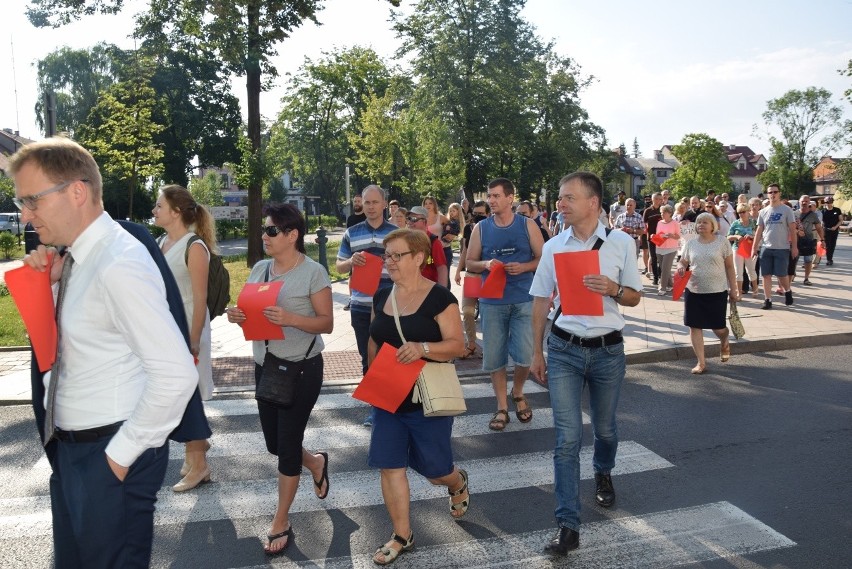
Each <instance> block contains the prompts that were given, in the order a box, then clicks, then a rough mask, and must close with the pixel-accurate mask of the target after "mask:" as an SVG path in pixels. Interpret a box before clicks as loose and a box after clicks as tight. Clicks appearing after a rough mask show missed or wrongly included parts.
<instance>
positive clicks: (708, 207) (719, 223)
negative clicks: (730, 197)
mask: <svg viewBox="0 0 852 569" xmlns="http://www.w3.org/2000/svg"><path fill="white" fill-rule="evenodd" d="M704 211H705V212H706V213H709V214H710V215H712V216H713V217H714V218H715V219H716V235H722V236H725V237H727V235H728V231H729V230H730V229H731V224H730V223H729V222H728V220H727V219H725V216H724V215H722V212H721V211H720V210H719V206H717V205H716V204H715V203H713V202H712V201H710V200H707V201H706V202H705V203H704Z"/></svg>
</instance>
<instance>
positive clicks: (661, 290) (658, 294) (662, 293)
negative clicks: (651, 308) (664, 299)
mask: <svg viewBox="0 0 852 569" xmlns="http://www.w3.org/2000/svg"><path fill="white" fill-rule="evenodd" d="M657 296H666V291H665V290H663V289H660V290H658V291H657Z"/></svg>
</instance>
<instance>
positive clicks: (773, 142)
mask: <svg viewBox="0 0 852 569" xmlns="http://www.w3.org/2000/svg"><path fill="white" fill-rule="evenodd" d="M842 116H843V110H842V109H841V108H840V107H838V106H836V105H834V104H833V103H832V101H831V92H830V91H828V90H827V89H819V88H817V87H809V88H807V89H806V90H804V91H800V90H797V89H793V90H790V91H787V92H786V93H785V94H784V95H782V96H781V97H779V98H777V99H772V100H770V101H767V103H766V111H764V113H763V121H764V123H765V125H766V128H767V130H768V131H771V130H775V131H778V132H780V136H774V135H770V136H769V143H770V146H771V148H772V150H771V153H770V157H769V165H768V167H767V169H766V171H764V172H762V173H761V174H760V176H758V181H760V182H761V183H762V184H764V185H766V184H767V183H772V182H779V183H781V184H782V185H781V187H782V189H783V190H784V191H785V192H787V193H788V195H798V194H804V193H810V192H811V191H812V190H813V167H814V166H816V164H817V162H819V160H820V158H821V157H823V156H825V155H827V154H829V153H830V152H831V150H832V149H833V148H836V147H837V145H838V144H839V142H840V141H841V140H842V138H843V131H842V129H838V124H839V123H840V119H841V117H842Z"/></svg>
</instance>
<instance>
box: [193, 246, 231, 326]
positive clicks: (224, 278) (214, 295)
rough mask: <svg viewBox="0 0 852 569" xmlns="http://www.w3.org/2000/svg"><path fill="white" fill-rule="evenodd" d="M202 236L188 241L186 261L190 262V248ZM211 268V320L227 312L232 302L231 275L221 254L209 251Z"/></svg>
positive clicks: (209, 285)
mask: <svg viewBox="0 0 852 569" xmlns="http://www.w3.org/2000/svg"><path fill="white" fill-rule="evenodd" d="M196 241H201V237H199V236H198V235H193V236H192V237H190V238H189V241H187V243H186V252H185V253H184V256H183V258H184V262H185V263H187V264H189V248H190V247H191V246H192V244H193V243H194V242H196ZM209 253H210V269H209V271H208V273H207V310H208V311H209V312H210V320H213V319H214V318H216V317H217V316H221V315H222V314H224V313H225V308H227V307H228V303H229V302H231V275H230V274H229V273H228V269H226V268H225V265H224V264H223V263H222V258H221V257H219V255H216V254H215V253H213V251H209Z"/></svg>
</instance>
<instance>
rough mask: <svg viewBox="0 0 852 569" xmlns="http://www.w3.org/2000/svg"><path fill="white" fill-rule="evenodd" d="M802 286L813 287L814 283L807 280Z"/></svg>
mask: <svg viewBox="0 0 852 569" xmlns="http://www.w3.org/2000/svg"><path fill="white" fill-rule="evenodd" d="M802 284H803V285H805V286H813V284H814V283H812V282H811V281H810V279H805V280H803V281H802Z"/></svg>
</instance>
